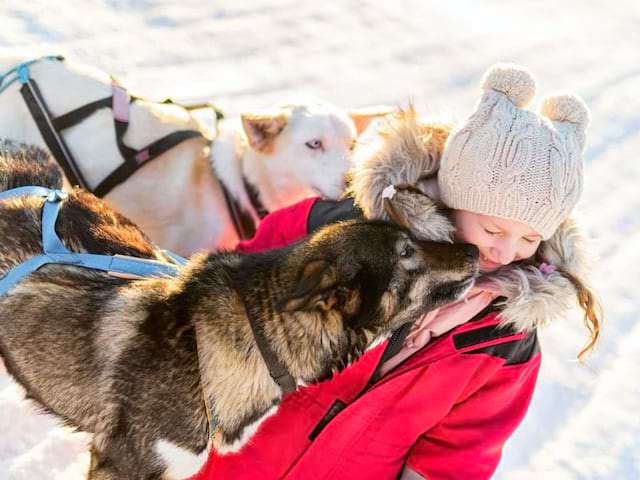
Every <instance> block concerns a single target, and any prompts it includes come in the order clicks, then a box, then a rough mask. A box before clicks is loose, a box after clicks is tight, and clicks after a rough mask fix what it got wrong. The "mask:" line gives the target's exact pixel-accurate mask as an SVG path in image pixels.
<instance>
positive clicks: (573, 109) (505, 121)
mask: <svg viewBox="0 0 640 480" xmlns="http://www.w3.org/2000/svg"><path fill="white" fill-rule="evenodd" d="M482 89H483V93H482V96H481V98H480V101H479V102H478V104H477V105H476V107H475V111H474V112H473V113H472V114H471V116H470V117H469V118H468V119H467V120H466V121H465V122H463V123H462V124H461V125H459V126H457V127H456V128H455V129H454V130H453V131H452V132H451V135H450V136H449V138H448V140H447V144H446V146H445V150H444V153H443V156H442V160H441V164H440V170H439V172H438V186H439V190H440V195H441V199H442V201H443V202H444V203H445V204H446V205H447V206H448V207H450V208H453V209H460V210H469V211H472V212H475V213H482V214H485V215H492V216H496V217H501V218H508V219H512V220H518V221H520V222H523V223H525V224H527V225H529V226H530V227H531V228H533V229H534V230H535V231H536V232H538V233H539V234H540V235H541V236H542V237H543V239H545V240H546V239H548V238H549V237H550V236H551V235H552V234H553V232H554V231H555V230H556V228H557V227H558V226H559V225H560V223H561V222H562V221H563V220H564V219H565V218H567V217H568V216H569V213H570V212H571V210H572V209H573V207H574V206H575V205H576V203H577V202H578V199H579V198H580V194H581V193H582V183H583V160H582V152H583V150H584V142H585V129H586V127H587V125H588V124H589V110H588V109H587V106H586V105H585V103H584V102H583V101H582V100H581V99H580V98H578V97H576V96H574V95H571V94H561V95H554V96H549V97H547V98H545V99H543V100H542V102H541V106H540V113H539V114H537V113H534V112H531V111H529V110H526V109H525V107H526V106H527V105H528V104H529V103H531V100H532V99H533V97H534V95H535V90H536V85H535V80H534V78H533V75H532V74H531V73H530V72H529V71H528V70H527V69H525V68H524V67H521V66H519V65H514V64H497V65H494V66H493V67H491V68H490V69H489V70H488V71H487V73H486V74H485V76H484V79H483V82H482ZM545 117H546V118H545Z"/></svg>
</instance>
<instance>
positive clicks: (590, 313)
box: [560, 270, 604, 362]
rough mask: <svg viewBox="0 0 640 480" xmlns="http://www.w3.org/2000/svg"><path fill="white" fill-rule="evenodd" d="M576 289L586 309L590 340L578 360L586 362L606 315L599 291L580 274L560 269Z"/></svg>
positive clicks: (598, 336)
mask: <svg viewBox="0 0 640 480" xmlns="http://www.w3.org/2000/svg"><path fill="white" fill-rule="evenodd" d="M560 272H561V273H562V275H564V276H565V277H566V278H567V279H568V280H569V281H570V282H571V283H572V284H573V286H574V288H575V289H576V296H577V299H578V305H580V308H582V310H583V311H584V325H585V327H587V330H588V331H589V340H588V341H587V343H586V345H585V346H584V347H582V350H580V352H579V353H578V360H579V361H580V362H584V360H585V357H586V356H587V354H588V353H591V352H592V351H593V349H594V348H595V346H596V343H597V342H598V339H599V338H600V329H601V325H602V320H603V317H604V313H603V308H602V302H601V301H600V297H599V296H598V294H597V292H596V291H595V290H594V289H593V288H592V287H591V286H590V285H588V284H587V283H586V282H585V281H584V280H583V279H581V278H580V277H579V276H577V275H574V274H571V273H568V272H565V271H563V270H560Z"/></svg>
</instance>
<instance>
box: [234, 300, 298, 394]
mask: <svg viewBox="0 0 640 480" xmlns="http://www.w3.org/2000/svg"><path fill="white" fill-rule="evenodd" d="M244 308H245V311H246V312H247V318H248V319H249V325H251V331H252V332H253V338H255V340H256V345H257V346H258V350H260V354H261V355H262V359H263V360H264V363H266V364H267V368H268V369H269V373H270V375H271V378H273V381H274V382H276V383H277V384H278V386H279V387H280V388H281V389H282V393H283V394H286V393H289V392H293V391H294V390H295V389H296V386H297V383H296V380H295V379H294V378H293V376H292V375H291V374H290V373H289V370H288V369H287V367H286V366H285V365H284V364H283V363H282V362H281V361H280V359H279V358H278V357H277V355H276V353H275V352H274V351H273V349H272V348H271V345H269V342H268V341H267V338H266V337H265V336H264V332H263V330H262V328H261V327H260V325H258V322H257V318H256V315H255V314H254V313H253V311H252V309H251V308H250V307H249V306H248V305H247V304H246V303H245V305H244Z"/></svg>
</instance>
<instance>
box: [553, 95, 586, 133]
mask: <svg viewBox="0 0 640 480" xmlns="http://www.w3.org/2000/svg"><path fill="white" fill-rule="evenodd" d="M540 114H541V115H544V116H545V117H547V118H549V119H550V120H554V121H556V122H571V123H575V124H576V125H580V126H581V127H583V128H586V127H587V125H589V122H590V121H591V117H590V115H589V108H588V107H587V105H586V104H585V103H584V101H583V100H582V99H581V98H580V97H578V96H576V95H572V94H570V93H565V94H561V95H553V96H548V97H546V98H544V99H543V100H542V102H541V103H540Z"/></svg>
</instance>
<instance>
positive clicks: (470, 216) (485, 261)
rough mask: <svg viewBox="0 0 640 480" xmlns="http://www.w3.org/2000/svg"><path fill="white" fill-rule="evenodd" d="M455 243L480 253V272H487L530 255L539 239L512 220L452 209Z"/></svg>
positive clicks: (540, 238) (523, 225)
mask: <svg viewBox="0 0 640 480" xmlns="http://www.w3.org/2000/svg"><path fill="white" fill-rule="evenodd" d="M453 219H454V223H455V225H456V240H458V241H460V242H465V243H471V244H473V245H475V246H477V247H478V249H479V250H480V271H482V272H491V271H493V270H495V269H497V268H498V267H500V266H501V265H507V264H509V263H511V262H513V261H516V260H523V259H525V258H529V257H530V256H532V255H533V254H534V253H535V252H536V250H537V249H538V246H539V245H540V242H541V241H542V237H541V236H540V235H539V234H538V233H536V231H535V230H533V229H532V228H531V227H529V226H528V225H526V224H524V223H522V222H518V221H516V220H507V219H505V218H499V217H493V216H490V215H482V214H479V213H473V212H469V211H467V210H455V211H454V212H453Z"/></svg>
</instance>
